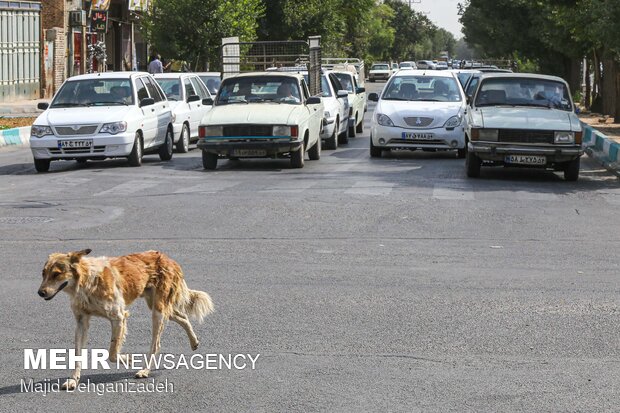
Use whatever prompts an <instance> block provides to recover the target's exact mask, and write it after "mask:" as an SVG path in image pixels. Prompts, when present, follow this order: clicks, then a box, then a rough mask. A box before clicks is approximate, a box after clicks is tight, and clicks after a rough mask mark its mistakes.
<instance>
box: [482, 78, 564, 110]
mask: <svg viewBox="0 0 620 413" xmlns="http://www.w3.org/2000/svg"><path fill="white" fill-rule="evenodd" d="M475 105H476V106H505V105H508V106H535V107H545V108H553V109H560V110H565V111H572V104H571V100H570V94H569V91H568V88H567V87H566V85H565V84H564V83H562V82H557V81H554V80H547V79H542V78H541V79H536V78H489V79H484V80H483V81H482V82H481V84H480V86H479V87H478V92H477V93H476V101H475Z"/></svg>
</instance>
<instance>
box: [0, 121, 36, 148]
mask: <svg viewBox="0 0 620 413" xmlns="http://www.w3.org/2000/svg"><path fill="white" fill-rule="evenodd" d="M29 144H30V126H23V127H21V128H11V129H4V130H0V150H3V149H6V148H18V147H28V146H29Z"/></svg>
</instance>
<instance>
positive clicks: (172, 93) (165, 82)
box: [155, 78, 182, 100]
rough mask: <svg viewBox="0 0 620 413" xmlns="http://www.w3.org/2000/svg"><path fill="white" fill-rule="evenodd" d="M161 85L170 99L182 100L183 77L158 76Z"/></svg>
mask: <svg viewBox="0 0 620 413" xmlns="http://www.w3.org/2000/svg"><path fill="white" fill-rule="evenodd" d="M155 80H157V83H159V86H161V88H162V89H163V90H164V93H165V94H166V97H167V98H168V100H182V96H181V90H182V89H181V79H178V78H177V79H174V78H173V79H162V78H156V79H155Z"/></svg>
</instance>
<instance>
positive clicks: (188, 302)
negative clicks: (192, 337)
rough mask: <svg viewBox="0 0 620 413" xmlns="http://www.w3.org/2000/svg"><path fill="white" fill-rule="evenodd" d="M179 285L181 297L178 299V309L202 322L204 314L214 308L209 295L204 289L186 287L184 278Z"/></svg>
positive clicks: (209, 312)
mask: <svg viewBox="0 0 620 413" xmlns="http://www.w3.org/2000/svg"><path fill="white" fill-rule="evenodd" d="M181 285H182V287H181V289H182V292H181V295H182V297H183V298H182V299H181V300H179V301H178V304H177V306H178V307H180V308H179V310H181V311H182V312H183V313H185V314H187V315H188V316H189V317H192V318H193V319H196V320H198V322H200V323H202V320H203V319H204V318H205V316H207V315H209V314H211V313H212V312H213V311H214V310H215V307H214V306H213V300H211V296H210V295H209V294H207V293H205V292H204V291H198V290H190V289H189V288H187V284H185V280H183V281H182V284H181Z"/></svg>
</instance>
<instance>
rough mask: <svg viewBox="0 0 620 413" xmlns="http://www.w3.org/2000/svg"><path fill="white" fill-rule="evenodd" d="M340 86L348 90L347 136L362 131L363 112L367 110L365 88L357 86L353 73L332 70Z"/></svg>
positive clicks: (353, 135)
mask: <svg viewBox="0 0 620 413" xmlns="http://www.w3.org/2000/svg"><path fill="white" fill-rule="evenodd" d="M333 73H334V75H336V77H337V78H338V80H339V81H340V84H341V85H342V87H343V88H344V89H345V90H346V91H347V92H349V107H350V113H349V137H350V138H353V137H355V135H356V133H362V132H364V114H365V113H366V110H367V107H368V105H367V103H366V88H364V87H363V86H359V85H358V84H357V80H356V77H355V74H354V73H352V72H350V71H347V72H344V71H343V72H340V71H338V72H337V71H334V72H333Z"/></svg>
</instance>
